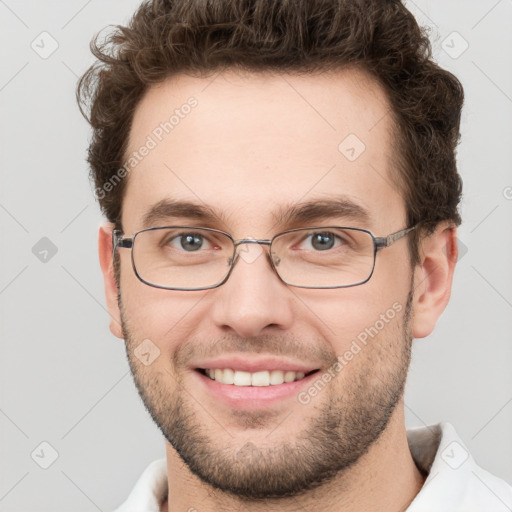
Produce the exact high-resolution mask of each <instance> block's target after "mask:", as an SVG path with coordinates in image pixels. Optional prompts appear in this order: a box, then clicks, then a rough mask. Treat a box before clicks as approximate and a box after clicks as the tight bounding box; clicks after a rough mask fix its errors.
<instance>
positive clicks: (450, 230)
mask: <svg viewBox="0 0 512 512" xmlns="http://www.w3.org/2000/svg"><path fill="white" fill-rule="evenodd" d="M457 255H458V249H457V230H456V228H455V227H454V226H453V225H448V224H447V223H442V224H440V225H439V226H438V227H437V228H436V230H435V231H434V233H432V234H431V235H430V236H428V237H425V238H424V239H423V240H422V241H421V242H420V263H419V264H418V265H417V267H416V269H415V273H414V308H413V309H414V316H413V322H412V331H413V337H414V338H424V337H426V336H428V335H429V334H430V333H431V332H432V331H433V330H434V328H435V326H436V323H437V320H438V319H439V317H440V316H441V314H442V313H443V311H444V309H445V308H446V305H447V304H448V301H449V299H450V294H451V288H452V281H453V274H454V271H455V264H456V262H457Z"/></svg>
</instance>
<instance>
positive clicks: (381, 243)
mask: <svg viewBox="0 0 512 512" xmlns="http://www.w3.org/2000/svg"><path fill="white" fill-rule="evenodd" d="M416 227H417V225H416V226H413V227H412V228H406V229H401V230H400V231H397V232H396V233H391V234H390V235H388V236H385V237H375V247H376V248H377V249H381V248H382V247H389V246H390V245H392V244H394V243H395V242H396V241H397V240H400V238H403V237H404V236H405V235H407V234H408V233H410V232H411V231H412V230H414V229H416Z"/></svg>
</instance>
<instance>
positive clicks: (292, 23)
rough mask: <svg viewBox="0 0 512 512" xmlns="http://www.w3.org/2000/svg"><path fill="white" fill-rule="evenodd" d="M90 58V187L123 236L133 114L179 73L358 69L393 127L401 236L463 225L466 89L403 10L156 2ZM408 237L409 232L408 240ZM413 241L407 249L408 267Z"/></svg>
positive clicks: (362, 1)
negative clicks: (385, 105)
mask: <svg viewBox="0 0 512 512" xmlns="http://www.w3.org/2000/svg"><path fill="white" fill-rule="evenodd" d="M91 50H92V52H93V54H94V55H95V56H96V57H97V59H98V62H97V63H96V64H94V65H93V66H92V67H91V68H89V70H88V71H87V72H86V73H85V74H84V76H83V77H82V78H81V80H80V82H79V84H78V89H77V97H78V101H79V104H80V108H81V110H82V113H83V114H84V115H85V116H86V118H87V119H88V121H89V122H90V124H91V126H92V129H93V135H92V141H91V143H90V146H89V151H88V162H89V164H90V166H91V177H92V178H93V180H94V183H95V186H96V190H101V191H102V194H101V196H102V197H99V202H100V206H101V209H102V211H103V213H104V214H105V215H106V217H107V219H108V220H109V221H111V222H113V223H115V224H116V225H118V226H120V220H121V212H122V199H123V192H124V189H125V183H124V181H125V180H119V183H116V184H115V186H112V187H108V193H105V189H106V188H107V187H104V185H105V184H106V183H108V182H109V180H112V178H113V177H115V174H116V172H117V171H118V170H119V169H120V168H121V167H122V166H123V164H124V160H125V152H126V147H127V142H128V138H129V133H130V128H131V123H132V118H133V114H134V111H135V108H136V106H137V104H138V102H139V101H140V100H141V98H142V96H143V94H144V93H145V91H146V90H147V89H148V88H149V87H150V86H151V85H153V84H156V83H159V82H162V81H163V80H165V79H166V78H167V77H169V76H171V75H173V74H176V73H182V72H185V73H194V74H199V75H206V74H209V73H212V72H216V71H219V70H222V69H227V68H236V69H241V70H249V71H255V72H258V71H276V72H300V73H313V72H322V71H328V70H332V69H336V68H342V67H347V66H355V67H357V68H359V69H362V70H364V71H366V72H367V73H369V74H370V75H371V76H372V77H373V78H374V79H376V80H377V82H378V83H379V84H380V85H381V86H382V87H383V88H384V90H385V91H386V93H387V96H388V99H389V101H390V105H391V109H392V114H393V117H394V120H395V124H396V127H395V128H396V133H395V137H396V146H397V150H398V151H397V153H398V157H397V158H396V162H394V163H395V165H396V167H397V171H398V172H397V176H396V178H397V182H398V183H399V184H400V188H401V190H402V193H403V196H404V200H405V205H406V212H407V224H408V225H409V226H412V225H415V224H418V223H419V224H420V225H421V227H422V229H423V230H424V231H426V232H432V231H433V230H434V229H435V227H436V226H437V225H438V224H439V223H440V222H442V221H451V222H452V223H453V224H455V225H458V224H460V221H461V219H460V215H459V212H458V204H459V202H460V198H461V193H462V182H461V179H460V176H459V174H458V172H457V167H456V159H455V149H456V146H457V143H458V140H459V137H460V133H459V124H460V115H461V109H462V104H463V98H464V94H463V89H462V86H461V84H460V82H459V81H458V80H457V78H456V77H455V76H453V75H452V74H451V73H449V72H448V71H446V70H443V69H441V68H440V67H439V66H437V65H436V64H435V63H434V62H433V60H432V55H431V46H430V42H429V39H428V37H427V34H426V33H425V31H424V30H422V29H421V28H420V27H419V26H418V24H417V22H416V20H415V19H414V17H413V15H412V14H411V13H410V12H409V11H408V10H407V9H406V8H405V6H404V5H403V4H402V2H401V1H400V0H218V1H217V0H215V1H211V2H210V1H202V0H201V1H200V0H153V1H145V2H144V3H142V5H141V6H140V7H139V8H138V10H137V11H136V12H135V14H134V16H133V18H132V19H131V21H130V23H129V24H128V25H127V26H126V27H125V26H117V27H115V29H114V30H113V31H112V32H110V33H109V34H108V35H107V36H106V37H105V38H103V39H102V40H101V42H100V36H97V37H96V38H95V39H94V40H93V42H92V43H91ZM413 233H414V232H413ZM418 236H419V235H418V234H416V233H414V236H413V237H411V238H410V247H411V261H412V263H416V262H417V258H418V254H417V242H418Z"/></svg>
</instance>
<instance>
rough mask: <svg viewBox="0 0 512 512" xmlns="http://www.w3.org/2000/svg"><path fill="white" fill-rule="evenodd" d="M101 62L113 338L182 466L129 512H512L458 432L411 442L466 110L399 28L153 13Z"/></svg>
mask: <svg viewBox="0 0 512 512" xmlns="http://www.w3.org/2000/svg"><path fill="white" fill-rule="evenodd" d="M94 53H95V55H96V56H97V57H98V59H99V63H98V64H97V65H95V66H93V68H91V69H90V70H89V71H88V72H87V73H86V75H84V77H83V78H82V80H81V83H80V85H79V94H80V99H81V102H82V108H83V109H84V111H85V110H87V109H90V111H88V112H87V115H88V117H89V120H90V122H91V125H92V128H93V139H92V142H91V145H90V149H89V162H90V164H91V168H92V176H93V178H94V181H95V184H96V195H97V197H98V199H99V201H100V205H101V207H102V210H103V212H104V213H105V215H106V217H107V219H108V221H109V222H108V223H107V224H105V225H104V226H102V227H101V229H100V233H99V252H100V261H101V266H102V270H103V274H104V279H105V290H106V297H107V304H108V308H109V311H110V314H111V324H110V325H111V331H112V332H113V334H114V335H116V336H117V337H119V338H122V339H124V340H125V342H126V350H127V356H128V360H129V363H130V367H131V370H132V372H133V375H134V379H135V383H136V385H137V387H138V390H139V392H140V395H141V397H142V399H143V401H144V403H145V405H146V407H147V409H148V411H149V412H150V414H151V415H152V417H153V419H154V421H155V422H156V424H157V425H158V427H159V428H160V430H161V431H162V434H163V435H164V437H165V439H166V455H167V457H166V460H165V461H164V460H161V461H156V462H155V463H153V464H152V465H151V466H150V467H149V468H147V470H146V471H145V472H144V474H143V475H142V476H141V478H140V480H139V481H138V483H137V484H136V486H135V488H134V490H133V492H132V493H131V495H130V496H129V497H128V499H127V500H126V502H125V503H124V504H123V505H122V506H121V507H120V508H119V509H118V511H119V512H127V511H135V510H137V511H141V510H144V511H146V510H147V511H149V510H151V511H158V510H170V511H196V510H197V511H201V512H202V511H205V512H208V511H219V510H224V511H231V510H247V511H267V510H272V511H273V510H275V511H277V510H279V511H291V510H327V509H329V510H335V511H337V510H340V511H341V510H343V511H351V512H355V511H368V510H379V511H403V510H409V511H416V512H417V511H427V510H428V511H448V510H449V511H455V510H460V511H462V510H464V511H477V510H478V511H481V510H485V511H491V510H492V511H498V510H510V507H511V506H512V489H511V488H510V486H508V485H507V484H506V483H505V482H503V481H501V480H499V479H498V478H496V477H494V476H492V475H490V474H489V473H487V472H486V471H485V470H483V469H481V468H479V467H478V466H477V465H476V463H475V462H474V460H473V459H472V458H471V456H470V455H469V454H468V453H467V451H466V449H465V447H464V446H463V442H462V441H461V440H460V439H459V438H458V437H457V435H456V433H455V431H454V429H453V427H452V426H451V425H449V424H446V423H443V424H440V425H435V426H431V427H427V428H422V429H413V430H410V431H406V429H405V422H404V402H403V391H404V385H405V381H406V376H407V370H408V366H409V362H410V352H411V344H412V339H413V338H422V337H425V336H428V335H429V334H430V333H431V332H432V331H433V329H434V327H435V324H436V321H437V320H438V318H439V317H440V315H441V314H442V312H443V310H444V308H445V307H446V304H447V302H448V300H449V296H450V290H451V283H452V277H453V273H454V267H455V262H456V259H457V246H456V226H457V225H458V224H459V223H460V217H459V213H458V210H457V205H458V203H459V200H460V196H461V180H460V177H459V175H458V173H457V169H456V163H455V148H456V145H457V142H458V138H459V121H460V111H461V108H462V102H463V92H462V87H461V85H460V83H459V82H458V81H457V79H456V78H455V77H454V76H453V75H451V74H450V73H448V72H447V71H444V70H442V69H440V68H439V67H438V66H437V65H435V64H434V63H433V62H432V60H431V59H430V46H429V43H428V39H427V38H426V37H425V36H424V35H423V33H422V32H421V30H420V29H419V27H418V25H417V23H416V21H415V20H414V18H413V17H412V15H411V14H410V13H409V12H408V11H407V10H406V9H405V7H404V6H403V5H402V4H401V3H400V2H399V1H398V0H388V1H385V2H382V1H381V0H345V1H335V0H332V1H328V0H325V1H322V2H314V1H300V2H299V1H297V0H295V1H293V2H292V1H286V0H282V1H278V2H276V1H271V0H252V1H242V0H226V1H223V2H220V1H219V2H201V1H195V0H194V1H190V0H174V1H162V0H154V1H149V2H145V3H143V4H142V5H141V7H140V8H139V9H138V11H137V12H136V14H135V15H134V17H133V19H132V20H131V22H130V24H129V25H128V26H127V27H118V29H117V30H116V32H115V33H114V34H113V35H112V36H111V37H109V38H107V39H106V40H105V41H104V42H103V43H102V44H101V45H99V46H95V47H94ZM446 450H448V453H453V454H454V456H455V455H456V456H457V457H458V458H459V459H461V457H460V455H461V454H464V455H465V457H462V458H464V460H463V461H462V462H461V463H460V465H459V467H457V468H455V465H452V466H453V467H450V466H449V465H448V464H447V463H446V462H445V460H444V459H443V458H442V457H441V454H442V453H443V452H445V451H446ZM450 450H451V452H450Z"/></svg>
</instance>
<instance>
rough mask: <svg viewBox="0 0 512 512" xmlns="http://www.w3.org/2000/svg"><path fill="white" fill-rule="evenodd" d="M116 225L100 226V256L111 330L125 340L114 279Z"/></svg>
mask: <svg viewBox="0 0 512 512" xmlns="http://www.w3.org/2000/svg"><path fill="white" fill-rule="evenodd" d="M113 229H114V225H113V224H112V223H110V222H108V223H106V224H103V225H102V226H100V230H99V233H98V249H99V256H100V265H101V271H102V272H103V281H104V285H105V297H106V299H107V309H108V312H109V314H110V330H111V332H112V334H113V335H114V336H117V337H118V338H122V339H123V338H124V336H123V330H122V328H121V312H120V311H119V304H118V300H117V294H118V289H117V282H116V279H115V277H114V267H113V259H112V231H113Z"/></svg>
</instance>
